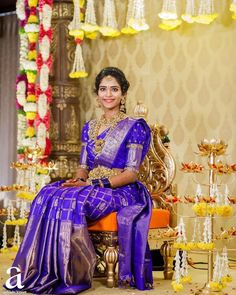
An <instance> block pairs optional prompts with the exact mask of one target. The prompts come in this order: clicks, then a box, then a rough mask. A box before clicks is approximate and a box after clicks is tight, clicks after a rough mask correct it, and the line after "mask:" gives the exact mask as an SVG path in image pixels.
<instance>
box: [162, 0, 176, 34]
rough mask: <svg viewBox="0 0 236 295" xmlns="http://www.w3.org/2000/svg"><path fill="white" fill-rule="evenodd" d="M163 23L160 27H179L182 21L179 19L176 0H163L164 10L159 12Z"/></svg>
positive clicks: (168, 29) (169, 28) (166, 28)
mask: <svg viewBox="0 0 236 295" xmlns="http://www.w3.org/2000/svg"><path fill="white" fill-rule="evenodd" d="M158 16H159V17H160V19H161V20H162V23H161V24H160V25H159V28H161V29H163V30H166V31H170V30H174V29H176V28H178V27H179V26H180V25H181V23H182V21H181V20H180V19H178V15H177V8H176V0H163V5H162V10H161V12H160V13H159V14H158Z"/></svg>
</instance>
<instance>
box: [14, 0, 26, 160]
mask: <svg viewBox="0 0 236 295" xmlns="http://www.w3.org/2000/svg"><path fill="white" fill-rule="evenodd" d="M28 12H29V7H28V4H27V3H25V1H24V0H18V1H17V3H16V14H17V17H18V19H19V27H20V29H19V37H20V46H19V74H18V76H17V79H16V107H17V154H18V158H20V157H22V156H23V155H24V147H23V140H24V138H25V133H26V129H27V121H26V114H25V111H24V105H25V104H26V93H27V89H28V81H27V76H26V73H25V71H24V66H23V65H24V62H25V60H27V58H28V37H27V34H26V32H25V29H24V27H25V25H26V22H27V19H28V17H29V13H28Z"/></svg>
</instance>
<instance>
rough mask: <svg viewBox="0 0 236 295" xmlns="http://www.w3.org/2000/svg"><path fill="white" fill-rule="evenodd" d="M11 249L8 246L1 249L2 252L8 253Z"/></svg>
mask: <svg viewBox="0 0 236 295" xmlns="http://www.w3.org/2000/svg"><path fill="white" fill-rule="evenodd" d="M8 252H9V250H8V249H7V248H2V249H0V253H8Z"/></svg>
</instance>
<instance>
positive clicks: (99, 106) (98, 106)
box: [96, 98, 102, 108]
mask: <svg viewBox="0 0 236 295" xmlns="http://www.w3.org/2000/svg"><path fill="white" fill-rule="evenodd" d="M101 107H102V106H101V103H100V102H99V99H98V98H97V103H96V108H101Z"/></svg>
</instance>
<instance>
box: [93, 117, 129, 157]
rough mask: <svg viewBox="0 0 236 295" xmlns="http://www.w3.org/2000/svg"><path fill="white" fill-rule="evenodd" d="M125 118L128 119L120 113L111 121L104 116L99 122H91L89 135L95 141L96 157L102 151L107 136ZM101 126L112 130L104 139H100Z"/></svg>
mask: <svg viewBox="0 0 236 295" xmlns="http://www.w3.org/2000/svg"><path fill="white" fill-rule="evenodd" d="M125 118H127V115H126V114H124V113H122V112H119V113H118V114H117V115H116V116H114V117H112V118H111V119H107V118H105V116H104V115H103V116H102V117H101V118H100V119H99V120H93V121H91V122H90V124H89V132H88V135H89V137H90V139H92V140H93V141H94V153H95V154H96V155H97V154H99V153H100V152H101V151H102V149H103V147H104V144H105V141H106V138H107V136H108V135H109V134H110V133H111V132H112V131H113V130H114V128H115V127H116V125H117V124H118V123H119V122H120V121H122V120H124V119H125ZM101 126H105V127H107V128H110V129H109V131H108V132H107V133H106V135H105V137H104V138H103V139H98V135H99V134H98V132H99V130H100V128H101Z"/></svg>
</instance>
